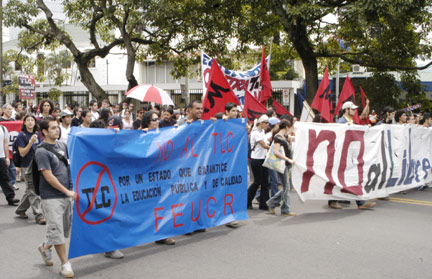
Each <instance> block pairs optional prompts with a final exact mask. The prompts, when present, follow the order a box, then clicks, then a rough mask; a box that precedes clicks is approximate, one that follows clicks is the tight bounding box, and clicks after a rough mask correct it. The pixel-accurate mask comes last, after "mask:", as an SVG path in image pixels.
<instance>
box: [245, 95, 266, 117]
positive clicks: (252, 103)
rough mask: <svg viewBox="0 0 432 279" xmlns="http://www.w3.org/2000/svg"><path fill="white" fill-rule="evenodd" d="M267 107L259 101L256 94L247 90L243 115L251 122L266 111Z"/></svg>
mask: <svg viewBox="0 0 432 279" xmlns="http://www.w3.org/2000/svg"><path fill="white" fill-rule="evenodd" d="M266 112H267V108H266V107H265V106H264V105H263V104H261V103H260V102H258V100H257V99H255V97H254V96H252V94H251V93H249V92H248V91H245V98H244V107H243V116H244V117H246V118H247V119H248V121H249V122H252V121H254V120H255V119H257V118H258V117H259V116H260V115H261V114H263V113H266Z"/></svg>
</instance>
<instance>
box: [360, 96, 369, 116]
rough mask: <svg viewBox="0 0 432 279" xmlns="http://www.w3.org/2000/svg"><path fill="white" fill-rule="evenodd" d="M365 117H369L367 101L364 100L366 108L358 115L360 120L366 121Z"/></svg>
mask: <svg viewBox="0 0 432 279" xmlns="http://www.w3.org/2000/svg"><path fill="white" fill-rule="evenodd" d="M367 117H369V99H366V106H365V107H364V109H363V111H362V113H361V115H360V119H366V118H367Z"/></svg>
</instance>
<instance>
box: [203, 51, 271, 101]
mask: <svg viewBox="0 0 432 279" xmlns="http://www.w3.org/2000/svg"><path fill="white" fill-rule="evenodd" d="M212 61H213V58H212V57H210V56H208V55H207V54H205V53H204V52H202V53H201V74H202V82H203V92H207V85H208V82H209V75H210V69H211V63H212ZM266 61H267V64H269V63H270V55H269V56H267V57H266ZM219 66H220V68H221V70H222V72H223V73H224V75H225V77H226V79H227V81H228V84H229V85H230V86H231V88H232V90H233V91H234V94H236V96H237V98H238V99H239V101H240V103H241V104H242V105H243V104H244V94H245V90H246V89H247V91H248V92H249V93H251V94H252V96H254V97H255V98H257V99H258V93H259V90H260V72H261V63H259V64H257V65H256V66H254V67H253V68H252V69H250V70H249V71H245V72H243V71H234V70H228V69H225V68H224V67H223V66H222V65H219Z"/></svg>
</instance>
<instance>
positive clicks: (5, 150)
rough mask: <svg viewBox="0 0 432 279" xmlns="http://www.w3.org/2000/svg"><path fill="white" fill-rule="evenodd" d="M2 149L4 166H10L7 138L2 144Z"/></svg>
mask: <svg viewBox="0 0 432 279" xmlns="http://www.w3.org/2000/svg"><path fill="white" fill-rule="evenodd" d="M3 147H4V153H5V159H6V166H8V167H9V165H10V160H9V140H8V138H7V137H6V136H5V139H4V142H3Z"/></svg>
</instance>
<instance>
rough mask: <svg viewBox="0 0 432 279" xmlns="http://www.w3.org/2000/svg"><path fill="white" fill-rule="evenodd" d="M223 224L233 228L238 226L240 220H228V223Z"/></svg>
mask: <svg viewBox="0 0 432 279" xmlns="http://www.w3.org/2000/svg"><path fill="white" fill-rule="evenodd" d="M225 226H227V227H228V228H233V229H235V228H238V227H240V222H239V221H232V222H229V223H228V224H226V225H225Z"/></svg>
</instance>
